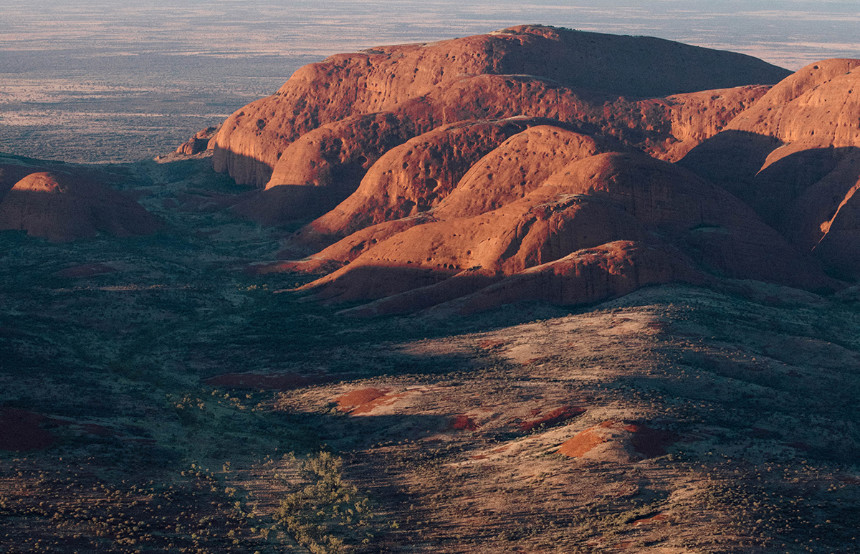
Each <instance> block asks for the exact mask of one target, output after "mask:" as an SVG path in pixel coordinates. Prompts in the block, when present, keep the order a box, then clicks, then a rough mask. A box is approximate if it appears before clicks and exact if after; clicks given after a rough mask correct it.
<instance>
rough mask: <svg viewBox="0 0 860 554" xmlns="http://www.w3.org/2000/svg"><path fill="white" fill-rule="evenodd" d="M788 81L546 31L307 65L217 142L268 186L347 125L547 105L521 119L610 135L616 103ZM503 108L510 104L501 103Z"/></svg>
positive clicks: (238, 117) (757, 70) (660, 50)
mask: <svg viewBox="0 0 860 554" xmlns="http://www.w3.org/2000/svg"><path fill="white" fill-rule="evenodd" d="M787 75H788V72H786V71H785V70H783V69H780V68H777V67H774V66H771V65H769V64H766V63H764V62H762V61H761V60H756V59H754V58H750V57H748V56H743V55H740V54H734V53H729V52H720V51H715V50H708V49H704V48H698V47H692V46H687V45H683V44H679V43H674V42H670V41H665V40H661V39H655V38H649V37H628V36H614V35H605V34H600V33H587V32H581V31H571V30H567V29H557V28H552V27H541V26H519V27H512V28H510V29H505V30H503V31H499V32H495V33H490V34H487V35H478V36H472V37H466V38H461V39H454V40H447V41H442V42H438V43H433V44H412V45H400V46H385V47H379V48H374V49H370V50H367V51H364V52H360V53H355V54H341V55H336V56H332V57H330V58H328V59H326V60H325V61H323V62H320V63H316V64H310V65H307V66H305V67H303V68H301V69H299V70H298V71H296V73H295V74H294V75H293V76H292V77H291V78H290V79H289V81H287V83H286V84H284V86H282V87H281V89H280V90H279V91H278V92H277V93H276V94H275V95H273V96H270V97H268V98H264V99H261V100H258V101H256V102H253V103H251V104H249V105H247V106H245V107H244V108H242V109H241V110H239V111H237V112H236V113H234V114H233V115H231V116H230V118H228V119H227V121H225V123H224V124H223V126H222V128H221V130H220V131H219V132H218V134H217V135H216V137H215V138H214V139H213V147H214V151H215V158H214V163H215V167H216V169H218V170H219V171H228V172H229V173H230V175H231V176H233V177H234V178H235V179H236V180H237V181H238V182H240V183H249V184H256V185H257V186H263V185H264V184H265V183H267V182H269V180H270V178H271V177H272V174H273V170H274V168H275V166H276V165H277V163H278V161H279V158H280V157H282V156H283V154H284V152H285V151H286V149H287V147H288V146H289V145H290V144H291V143H292V142H294V141H296V140H297V139H298V138H299V137H301V136H302V135H304V134H305V133H308V132H310V131H313V130H314V129H316V128H318V127H320V126H324V125H326V124H329V123H333V122H336V121H339V120H342V119H345V118H349V117H355V116H360V115H369V114H375V113H380V112H394V113H398V114H405V115H407V116H408V117H409V119H410V120H412V121H413V124H414V128H413V130H412V132H413V133H414V134H418V133H422V132H427V131H429V130H431V129H432V128H434V127H437V126H439V125H441V124H444V123H451V122H456V121H460V120H464V119H476V118H481V117H511V116H515V115H522V114H523V113H524V112H523V107H524V106H528V105H534V106H536V107H537V108H538V111H541V110H540V104H542V103H543V104H544V106H543V111H545V112H547V113H527V114H525V115H532V116H541V117H554V118H556V119H559V120H561V121H580V120H583V119H586V118H585V117H584V115H587V116H588V117H587V119H591V120H598V121H599V122H600V123H606V122H607V121H606V120H607V118H606V117H604V113H603V112H604V105H603V104H604V102H606V101H609V102H612V101H613V100H614V99H615V98H617V97H619V96H626V97H632V98H649V97H659V96H665V95H672V94H680V93H687V92H695V91H701V90H707V89H716V88H727V87H735V86H742V85H749V84H770V83H775V82H777V81H778V80H779V79H781V78H783V77H785V76H787ZM505 89H508V90H505ZM488 91H489V92H488ZM576 91H579V92H576ZM503 92H507V93H508V94H505V95H503V94H502V93H503ZM504 97H507V98H509V102H507V103H505V102H502V103H501V104H500V103H497V102H495V101H494V100H495V99H500V98H504ZM541 98H543V102H541ZM584 98H587V99H588V100H583V99H584ZM526 99H527V100H528V102H524V101H523V100H526ZM609 111H610V112H611V111H612V110H609ZM489 112H494V113H493V114H492V115H491V114H490V113H489ZM586 112H587V113H586ZM610 115H612V114H610ZM640 115H641V114H640ZM614 118H615V116H614V115H612V119H614ZM637 118H640V117H637ZM622 119H624V117H622ZM622 128H623V127H619V129H622ZM663 138H669V137H663Z"/></svg>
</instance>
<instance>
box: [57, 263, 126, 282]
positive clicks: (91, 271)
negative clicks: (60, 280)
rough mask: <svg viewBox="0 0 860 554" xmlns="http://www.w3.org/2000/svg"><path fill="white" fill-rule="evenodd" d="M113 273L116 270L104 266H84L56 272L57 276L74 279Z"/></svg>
mask: <svg viewBox="0 0 860 554" xmlns="http://www.w3.org/2000/svg"><path fill="white" fill-rule="evenodd" d="M115 271H116V268H113V267H111V266H109V265H105V264H84V265H76V266H74V267H67V268H66V269H63V270H60V271H58V272H57V276H58V277H65V278H69V279H76V278H82V277H93V276H95V275H104V274H105V273H113V272H115Z"/></svg>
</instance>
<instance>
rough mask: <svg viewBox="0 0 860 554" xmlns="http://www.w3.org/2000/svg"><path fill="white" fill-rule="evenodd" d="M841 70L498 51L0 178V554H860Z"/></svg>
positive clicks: (589, 38) (377, 73) (411, 58)
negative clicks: (182, 137) (183, 138)
mask: <svg viewBox="0 0 860 554" xmlns="http://www.w3.org/2000/svg"><path fill="white" fill-rule="evenodd" d="M858 64H860V62H858V61H857V60H828V61H823V62H819V63H818V64H813V65H812V66H810V67H807V68H804V69H803V70H801V71H799V72H797V73H794V74H790V73H789V72H787V71H784V70H781V69H779V68H775V67H773V66H769V65H768V64H765V63H764V62H761V61H760V60H755V59H752V58H749V57H746V56H739V55H736V54H731V53H725V52H715V51H711V50H706V49H701V48H693V47H689V46H686V45H681V44H677V43H671V42H668V41H661V40H657V39H649V38H644V37H613V36H611V35H601V34H595V33H579V32H575V31H568V30H564V29H555V28H549V27H540V26H522V27H515V28H511V29H506V30H503V31H498V32H496V33H491V34H489V35H481V36H477V37H467V38H464V39H456V40H452V41H445V42H441V43H434V44H428V45H405V46H390V47H380V48H377V49H372V50H369V51H367V52H363V53H358V54H344V55H339V56H334V57H332V58H329V59H327V60H325V61H323V62H321V63H318V64H312V65H310V66H307V67H306V68H303V69H302V70H300V71H299V72H297V73H296V74H295V75H294V76H293V77H292V78H291V79H290V81H288V82H287V83H286V84H285V85H284V86H283V87H282V88H281V90H280V91H278V93H277V94H275V95H274V96H272V97H269V98H266V99H262V100H260V101H258V102H255V103H253V104H251V105H250V106H247V107H245V108H242V109H241V110H239V111H237V112H236V113H235V114H234V115H233V116H231V117H230V118H229V119H228V120H227V121H225V122H224V123H223V124H222V125H221V126H220V127H219V128H218V129H207V130H205V131H201V133H199V134H198V135H196V136H195V137H192V139H190V140H189V141H188V142H187V143H186V144H184V145H182V146H180V148H179V151H178V152H177V153H174V154H171V155H169V156H165V157H162V158H158V159H156V160H153V161H145V162H140V163H136V164H126V165H118V166H100V167H91V166H90V167H87V166H76V165H72V164H62V163H57V162H44V161H40V160H31V159H24V158H18V157H12V156H3V155H0V245H2V247H0V261H2V265H0V274H2V283H3V286H2V287H0V518H2V519H0V521H2V522H3V523H2V526H0V528H2V531H0V551H4V552H6V551H8V552H39V551H43V552H57V551H81V552H87V551H111V552H139V551H152V552H161V551H173V552H255V551H259V552H261V553H264V552H308V551H309V552H402V551H419V552H463V553H466V552H625V551H627V552H663V553H675V552H677V553H686V552H738V553H741V552H743V553H747V552H792V553H793V552H854V551H856V550H857V548H858V546H857V544H856V542H857V537H856V529H857V528H858V527H860V520H858V515H857V514H858V513H860V494H858V492H860V491H858V485H860V468H858V467H857V463H856V460H857V459H858V455H860V433H858V429H857V421H858V415H860V414H858V405H857V402H856V399H857V397H858V394H860V290H858V279H860V273H858V265H857V264H858V257H857V256H858V254H857V253H858V250H857V248H856V244H857V243H858V239H860V223H858V222H860V218H858V212H857V209H856V208H857V196H856V194H855V193H856V191H857V189H858V185H859V184H860V181H858V180H859V179H860V166H858V165H857V161H858V156H857V149H858V148H860V127H858V121H860V120H858V114H860V104H858V100H857V98H858V97H857V94H856V90H858V89H857V88H856V86H855V84H857V79H858V77H860V74H858ZM705 68H706V69H707V70H706V69H705ZM597 69H599V71H598V70H597ZM207 147H209V149H208V150H207ZM218 172H223V173H218Z"/></svg>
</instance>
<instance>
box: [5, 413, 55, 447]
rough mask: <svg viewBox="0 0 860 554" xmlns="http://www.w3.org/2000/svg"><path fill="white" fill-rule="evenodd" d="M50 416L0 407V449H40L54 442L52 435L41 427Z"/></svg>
mask: <svg viewBox="0 0 860 554" xmlns="http://www.w3.org/2000/svg"><path fill="white" fill-rule="evenodd" d="M48 421H50V418H47V417H45V416H43V415H42V414H37V413H34V412H28V411H27V410H20V409H18V408H0V450H15V451H18V452H22V451H27V450H42V449H44V448H48V447H49V446H51V445H52V444H54V436H53V435H51V433H49V432H48V431H46V430H44V429H42V428H41V426H40V425H41V424H42V423H44V422H48Z"/></svg>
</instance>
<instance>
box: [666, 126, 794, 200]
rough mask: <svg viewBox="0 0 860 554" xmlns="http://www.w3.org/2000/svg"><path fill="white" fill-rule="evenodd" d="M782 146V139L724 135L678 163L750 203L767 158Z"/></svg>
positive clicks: (748, 135) (713, 139)
mask: <svg viewBox="0 0 860 554" xmlns="http://www.w3.org/2000/svg"><path fill="white" fill-rule="evenodd" d="M782 144H783V143H782V142H781V141H780V140H779V139H775V138H773V137H768V136H764V135H759V134H756V133H748V132H746V131H723V132H721V133H719V134H717V135H714V136H713V137H711V138H709V139H708V140H706V141H704V142H702V143H701V144H700V145H698V146H696V147H695V148H693V149H692V150H690V152H688V153H687V155H686V156H684V157H683V158H682V159H681V160H679V161H678V162H677V163H678V165H680V166H682V167H684V168H686V169H689V170H691V171H693V172H694V173H696V174H697V175H699V176H700V177H703V178H705V179H707V180H709V181H711V182H712V183H714V184H717V185H720V186H721V187H723V188H725V189H726V190H728V191H729V192H731V193H732V194H734V195H735V196H737V197H738V198H740V199H741V200H743V201H745V202H747V203H750V200H751V199H752V198H753V190H754V186H753V179H754V178H755V175H756V174H757V173H758V171H759V169H761V167H762V165H764V162H765V160H766V159H767V156H768V155H769V154H770V153H771V152H772V151H773V150H775V149H777V148H779V147H780V146H782Z"/></svg>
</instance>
